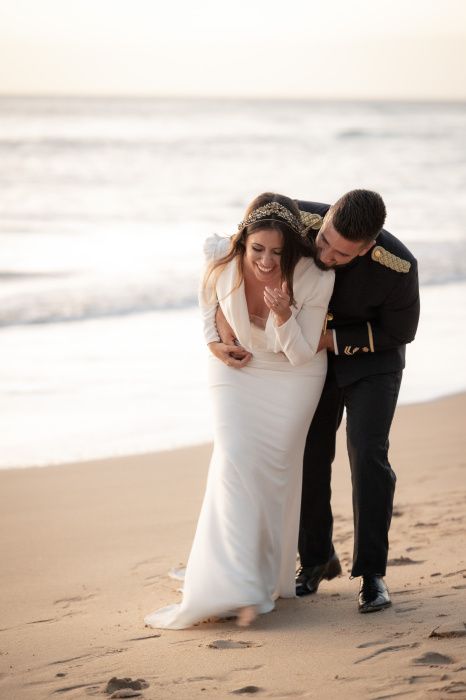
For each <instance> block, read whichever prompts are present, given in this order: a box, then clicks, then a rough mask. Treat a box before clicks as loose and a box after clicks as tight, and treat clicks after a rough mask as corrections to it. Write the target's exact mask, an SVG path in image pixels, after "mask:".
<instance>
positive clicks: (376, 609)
mask: <svg viewBox="0 0 466 700" xmlns="http://www.w3.org/2000/svg"><path fill="white" fill-rule="evenodd" d="M391 604H392V602H391V600H390V601H389V602H388V603H382V605H377V606H376V607H372V608H371V607H367V608H359V612H360V613H361V614H362V615H365V614H366V613H373V612H380V611H381V610H385V609H386V608H389V607H391Z"/></svg>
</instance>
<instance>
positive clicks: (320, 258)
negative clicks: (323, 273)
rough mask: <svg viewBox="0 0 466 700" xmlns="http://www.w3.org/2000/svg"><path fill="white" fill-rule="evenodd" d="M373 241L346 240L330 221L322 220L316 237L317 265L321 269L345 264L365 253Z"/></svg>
mask: <svg viewBox="0 0 466 700" xmlns="http://www.w3.org/2000/svg"><path fill="white" fill-rule="evenodd" d="M374 244H375V241H370V242H369V243H367V241H348V240H347V239H346V238H344V237H343V236H342V235H341V233H338V231H337V230H336V228H335V227H334V226H333V225H332V221H331V220H328V221H324V223H323V224H322V228H321V229H320V231H319V233H318V234H317V237H316V246H317V261H316V262H317V265H318V266H319V267H321V268H322V269H323V270H330V269H332V268H334V267H341V266H342V265H347V264H348V263H350V262H351V261H352V260H354V258H357V257H358V256H360V255H365V254H366V253H367V251H368V250H370V248H372V246H373V245H374Z"/></svg>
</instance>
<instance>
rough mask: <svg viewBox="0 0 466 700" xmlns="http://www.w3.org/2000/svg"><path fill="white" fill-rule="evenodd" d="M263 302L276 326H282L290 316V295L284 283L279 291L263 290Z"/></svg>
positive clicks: (268, 288)
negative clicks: (271, 314) (272, 315)
mask: <svg viewBox="0 0 466 700" xmlns="http://www.w3.org/2000/svg"><path fill="white" fill-rule="evenodd" d="M264 301H265V303H266V305H267V306H268V308H269V309H270V311H271V312H272V313H273V314H274V315H275V319H276V322H277V325H278V326H281V325H283V324H284V323H286V322H287V321H288V319H289V318H290V316H291V309H290V302H291V299H290V295H289V293H288V287H287V284H286V282H283V284H282V288H281V289H277V288H275V289H271V287H265V288H264Z"/></svg>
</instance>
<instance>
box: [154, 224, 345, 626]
mask: <svg viewBox="0 0 466 700" xmlns="http://www.w3.org/2000/svg"><path fill="white" fill-rule="evenodd" d="M226 246H228V239H222V238H219V237H211V238H210V239H208V241H207V244H206V252H207V256H208V257H212V256H221V255H223V254H224V253H225V247H226ZM236 265H237V262H236V260H233V261H232V262H231V263H229V264H228V265H227V266H226V267H225V268H224V270H223V271H222V273H221V274H220V276H219V277H218V279H217V281H216V284H215V291H216V295H217V299H218V303H219V304H220V306H221V307H222V310H223V313H224V314H225V317H226V319H227V321H228V322H229V323H230V325H231V327H232V328H233V330H234V332H235V335H236V337H237V338H238V340H239V342H240V344H241V345H242V346H243V347H245V348H247V349H248V350H250V351H251V352H252V353H253V358H252V360H251V361H250V363H249V364H248V365H246V366H245V367H243V368H242V369H239V370H238V369H234V368H232V367H228V366H226V365H225V364H224V363H222V362H221V361H220V360H218V359H217V358H216V357H214V356H213V355H211V356H210V357H209V384H210V392H211V397H212V401H213V415H214V451H213V455H212V460H211V463H210V468H209V474H208V479H207V486H206V491H205V495H204V501H203V504H202V509H201V513H200V516H199V521H198V524H197V529H196V534H195V537H194V542H193V545H192V549H191V553H190V555H189V560H188V564H187V568H186V574H185V581H184V591H183V599H182V602H181V603H179V604H175V605H169V606H167V607H164V608H161V609H159V610H156V611H155V612H153V613H151V614H149V615H147V616H146V617H145V623H146V624H147V625H150V626H151V627H156V628H169V629H183V628H186V627H190V626H191V625H193V624H195V623H197V622H200V621H202V620H205V619H207V618H210V617H222V616H228V615H232V614H233V615H234V614H235V613H236V611H237V610H238V609H239V608H242V607H246V606H251V605H253V606H256V609H257V612H258V613H266V612H269V611H270V610H272V609H273V608H274V605H275V603H274V601H275V599H276V598H277V597H283V598H291V597H294V596H295V569H296V552H297V544H298V529H299V513H300V502H301V472H302V461H303V452H304V445H305V440H306V435H307V431H308V428H309V424H310V422H311V419H312V417H313V414H314V411H315V409H316V406H317V403H318V401H319V398H320V394H321V391H322V387H323V384H324V380H325V374H326V368H327V356H326V352H319V353H318V354H316V353H315V349H316V348H317V344H318V342H319V337H320V334H321V330H322V326H323V322H324V317H325V314H326V311H327V306H328V301H329V299H330V295H331V293H332V289H333V283H334V273H333V272H323V271H321V270H319V269H318V268H317V267H316V266H315V264H314V262H313V261H312V260H311V259H309V258H302V259H301V260H300V261H299V262H298V264H297V266H296V268H295V273H294V277H293V287H294V296H295V299H296V302H297V308H293V309H292V317H291V318H290V319H289V320H288V321H287V322H286V323H285V324H283V325H282V326H280V327H276V326H275V324H274V321H273V318H272V315H270V316H269V318H268V320H267V324H266V327H265V329H264V330H262V329H260V328H258V327H256V326H255V325H254V324H252V323H251V322H250V320H249V315H248V309H247V304H246V297H245V293H244V284H241V286H240V287H239V288H238V289H236V290H235V291H233V292H232V293H230V292H231V290H232V289H233V287H234V286H235V282H236V280H237V276H236V275H237V267H236ZM201 298H202V297H201ZM201 309H202V312H203V316H204V328H205V337H206V341H207V342H211V341H212V340H215V339H218V335H217V332H216V328H215V323H214V317H215V310H216V303H215V302H214V303H210V304H209V303H206V302H205V300H203V299H202V302H201Z"/></svg>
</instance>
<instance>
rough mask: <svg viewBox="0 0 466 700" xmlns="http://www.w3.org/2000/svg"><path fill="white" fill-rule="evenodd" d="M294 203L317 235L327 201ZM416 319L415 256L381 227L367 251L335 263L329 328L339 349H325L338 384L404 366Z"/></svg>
mask: <svg viewBox="0 0 466 700" xmlns="http://www.w3.org/2000/svg"><path fill="white" fill-rule="evenodd" d="M298 205H299V208H300V210H301V212H302V216H303V219H304V221H305V223H307V224H311V225H312V229H311V230H313V231H315V235H317V232H318V229H319V228H320V224H321V223H322V221H321V217H323V216H324V215H325V214H326V212H327V210H328V209H329V205H328V204H319V203H318V202H303V201H298ZM308 213H311V214H315V215H316V216H314V217H309V216H308ZM418 320H419V283H418V274H417V262H416V259H415V258H414V257H413V255H412V254H411V253H410V252H409V250H408V249H407V248H406V246H404V245H403V244H402V243H401V242H400V241H399V240H398V239H397V238H395V236H393V235H392V234H391V233H389V232H388V231H385V230H384V229H382V231H381V232H380V234H379V235H378V237H377V240H376V245H375V246H374V247H373V248H371V249H370V250H369V251H368V252H367V253H366V254H365V255H362V256H358V257H357V258H355V259H354V260H352V261H351V262H350V263H348V265H344V266H341V267H337V268H335V287H334V290H333V294H332V297H331V299H330V302H329V312H328V315H327V328H328V329H333V330H335V337H336V342H337V349H338V354H335V355H334V354H333V353H329V354H328V355H329V371H332V370H333V371H334V373H335V376H336V380H337V383H338V385H339V386H342V387H343V386H347V385H348V384H351V383H352V382H355V381H357V380H358V379H361V378H362V377H367V376H369V375H373V374H382V373H386V372H396V371H399V370H401V369H403V367H404V365H405V350H406V343H410V342H411V341H412V340H413V339H414V336H415V334H416V329H417V324H418Z"/></svg>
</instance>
